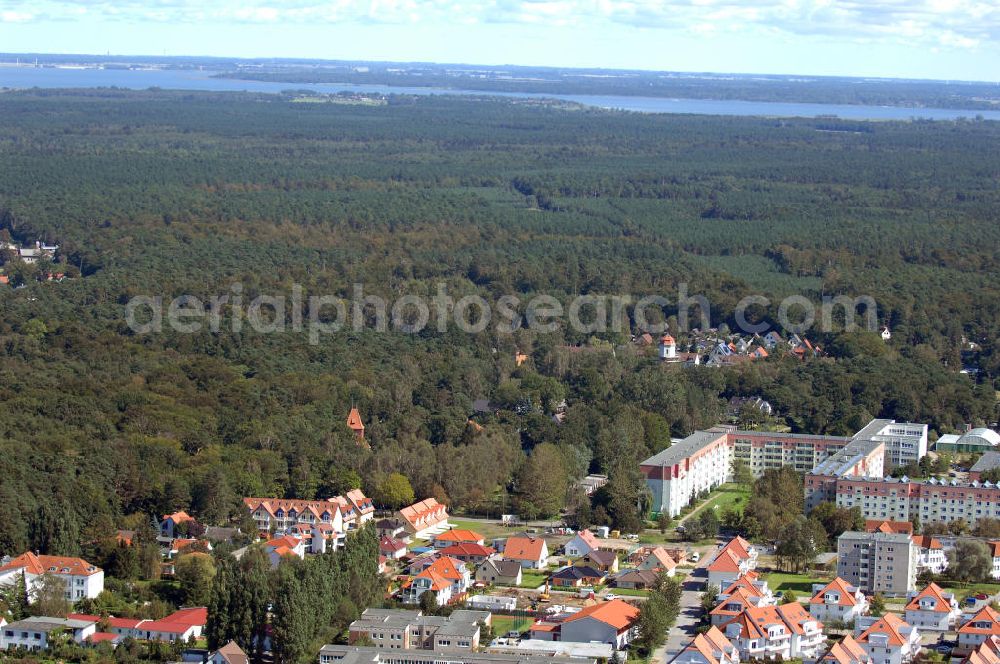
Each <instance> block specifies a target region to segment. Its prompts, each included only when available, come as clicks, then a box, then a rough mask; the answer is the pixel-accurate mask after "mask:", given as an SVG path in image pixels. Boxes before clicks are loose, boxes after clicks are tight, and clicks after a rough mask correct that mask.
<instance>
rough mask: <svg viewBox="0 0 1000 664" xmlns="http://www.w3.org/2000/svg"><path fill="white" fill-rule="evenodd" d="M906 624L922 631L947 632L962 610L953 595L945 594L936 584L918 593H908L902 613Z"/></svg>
mask: <svg viewBox="0 0 1000 664" xmlns="http://www.w3.org/2000/svg"><path fill="white" fill-rule="evenodd" d="M904 615H905V617H906V622H908V623H910V624H911V625H913V626H914V627H918V628H920V629H922V630H930V631H934V632H947V631H949V630H951V629H952V628H954V626H955V623H956V622H957V621H958V618H959V616H961V615H962V610H961V609H960V608H959V607H958V600H957V599H955V595H954V593H949V592H945V591H944V590H943V589H942V588H941V586H939V585H938V584H936V583H931V584H929V585H928V586H927V587H926V588H924V589H923V590H921V591H920V592H919V593H910V601H909V602H908V603H907V604H906V609H905V613H904Z"/></svg>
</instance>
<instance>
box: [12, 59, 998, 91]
mask: <svg viewBox="0 0 1000 664" xmlns="http://www.w3.org/2000/svg"><path fill="white" fill-rule="evenodd" d="M38 56H44V57H61V58H74V57H83V58H92V59H97V58H108V59H124V58H143V59H147V60H156V59H159V60H180V59H196V60H197V59H200V60H232V61H237V62H238V61H244V62H255V63H258V62H262V61H269V62H276V63H277V62H288V63H302V64H308V63H319V64H322V63H339V64H379V65H434V66H438V67H481V68H492V69H497V68H510V69H549V70H554V71H582V72H623V73H629V72H639V73H645V74H681V75H685V76H692V77H698V76H715V77H725V76H739V77H751V76H773V77H781V78H786V79H787V78H808V79H817V80H837V79H852V80H864V81H886V82H908V83H940V84H945V85H948V84H955V85H960V84H979V85H996V86H1000V80H995V81H987V80H975V79H962V78H908V77H900V76H860V75H855V74H800V73H795V74H791V73H779V72H760V71H745V72H739V71H707V70H701V71H696V70H680V69H676V70H673V69H643V68H639V67H632V68H621V67H566V66H560V65H547V64H533V65H517V64H510V63H497V64H487V63H475V62H437V61H433V60H372V59H344V58H303V57H288V56H236V55H181V54H174V55H166V54H160V55H153V54H141V53H115V54H112V53H110V52H105V53H64V52H45V51H29V52H22V53H18V52H0V58H6V57H13V58H21V57H25V58H28V57H38Z"/></svg>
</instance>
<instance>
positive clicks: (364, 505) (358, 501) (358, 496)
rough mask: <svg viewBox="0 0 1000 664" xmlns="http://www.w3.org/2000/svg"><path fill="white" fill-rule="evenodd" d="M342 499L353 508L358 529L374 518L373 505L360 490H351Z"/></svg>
mask: <svg viewBox="0 0 1000 664" xmlns="http://www.w3.org/2000/svg"><path fill="white" fill-rule="evenodd" d="M344 498H346V499H347V502H348V503H350V504H351V506H352V507H353V508H354V511H355V513H356V515H357V516H356V519H357V526H358V527H360V526H362V525H364V524H365V523H366V522H368V521H371V520H372V519H374V518H375V503H373V502H372V499H371V498H369V497H368V496H366V495H365V493H364V491H362V490H361V489H351V490H350V491H348V492H347V493H345V494H344Z"/></svg>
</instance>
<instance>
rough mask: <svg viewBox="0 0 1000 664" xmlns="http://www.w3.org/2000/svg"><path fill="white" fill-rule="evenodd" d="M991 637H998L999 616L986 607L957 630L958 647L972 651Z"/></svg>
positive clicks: (993, 610)
mask: <svg viewBox="0 0 1000 664" xmlns="http://www.w3.org/2000/svg"><path fill="white" fill-rule="evenodd" d="M991 636H1000V614H998V613H997V612H996V610H995V609H994V608H993V607H991V606H988V605H987V606H984V607H983V608H982V609H980V610H979V611H978V612H977V613H976V614H975V615H974V616H972V617H971V618H970V619H969V620H967V621H966V622H965V623H964V624H963V625H962V626H961V627H959V628H958V647H959V648H962V649H972V648H975V647H976V646H978V645H979V644H980V643H982V642H983V641H986V640H987V639H989V638H990V637H991Z"/></svg>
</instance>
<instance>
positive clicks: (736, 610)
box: [708, 586, 775, 626]
mask: <svg viewBox="0 0 1000 664" xmlns="http://www.w3.org/2000/svg"><path fill="white" fill-rule="evenodd" d="M715 599H716V601H717V602H718V604H717V605H716V606H715V608H714V609H712V610H711V611H709V612H708V618H709V622H710V623H711V624H712V625H716V626H720V625H725V624H726V623H728V622H730V621H732V620H733V618H735V617H736V616H738V615H740V614H741V613H743V612H744V611H746V610H747V609H749V608H751V607H755V606H773V605H774V603H775V602H774V598H773V597H770V598H764V597H762V596H760V595H758V594H756V593H754V592H753V591H751V590H749V589H747V588H745V587H743V586H737V587H736V588H735V590H732V591H730V592H727V593H725V594H722V593H720V594H719V595H718V596H717V597H716V598H715Z"/></svg>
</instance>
